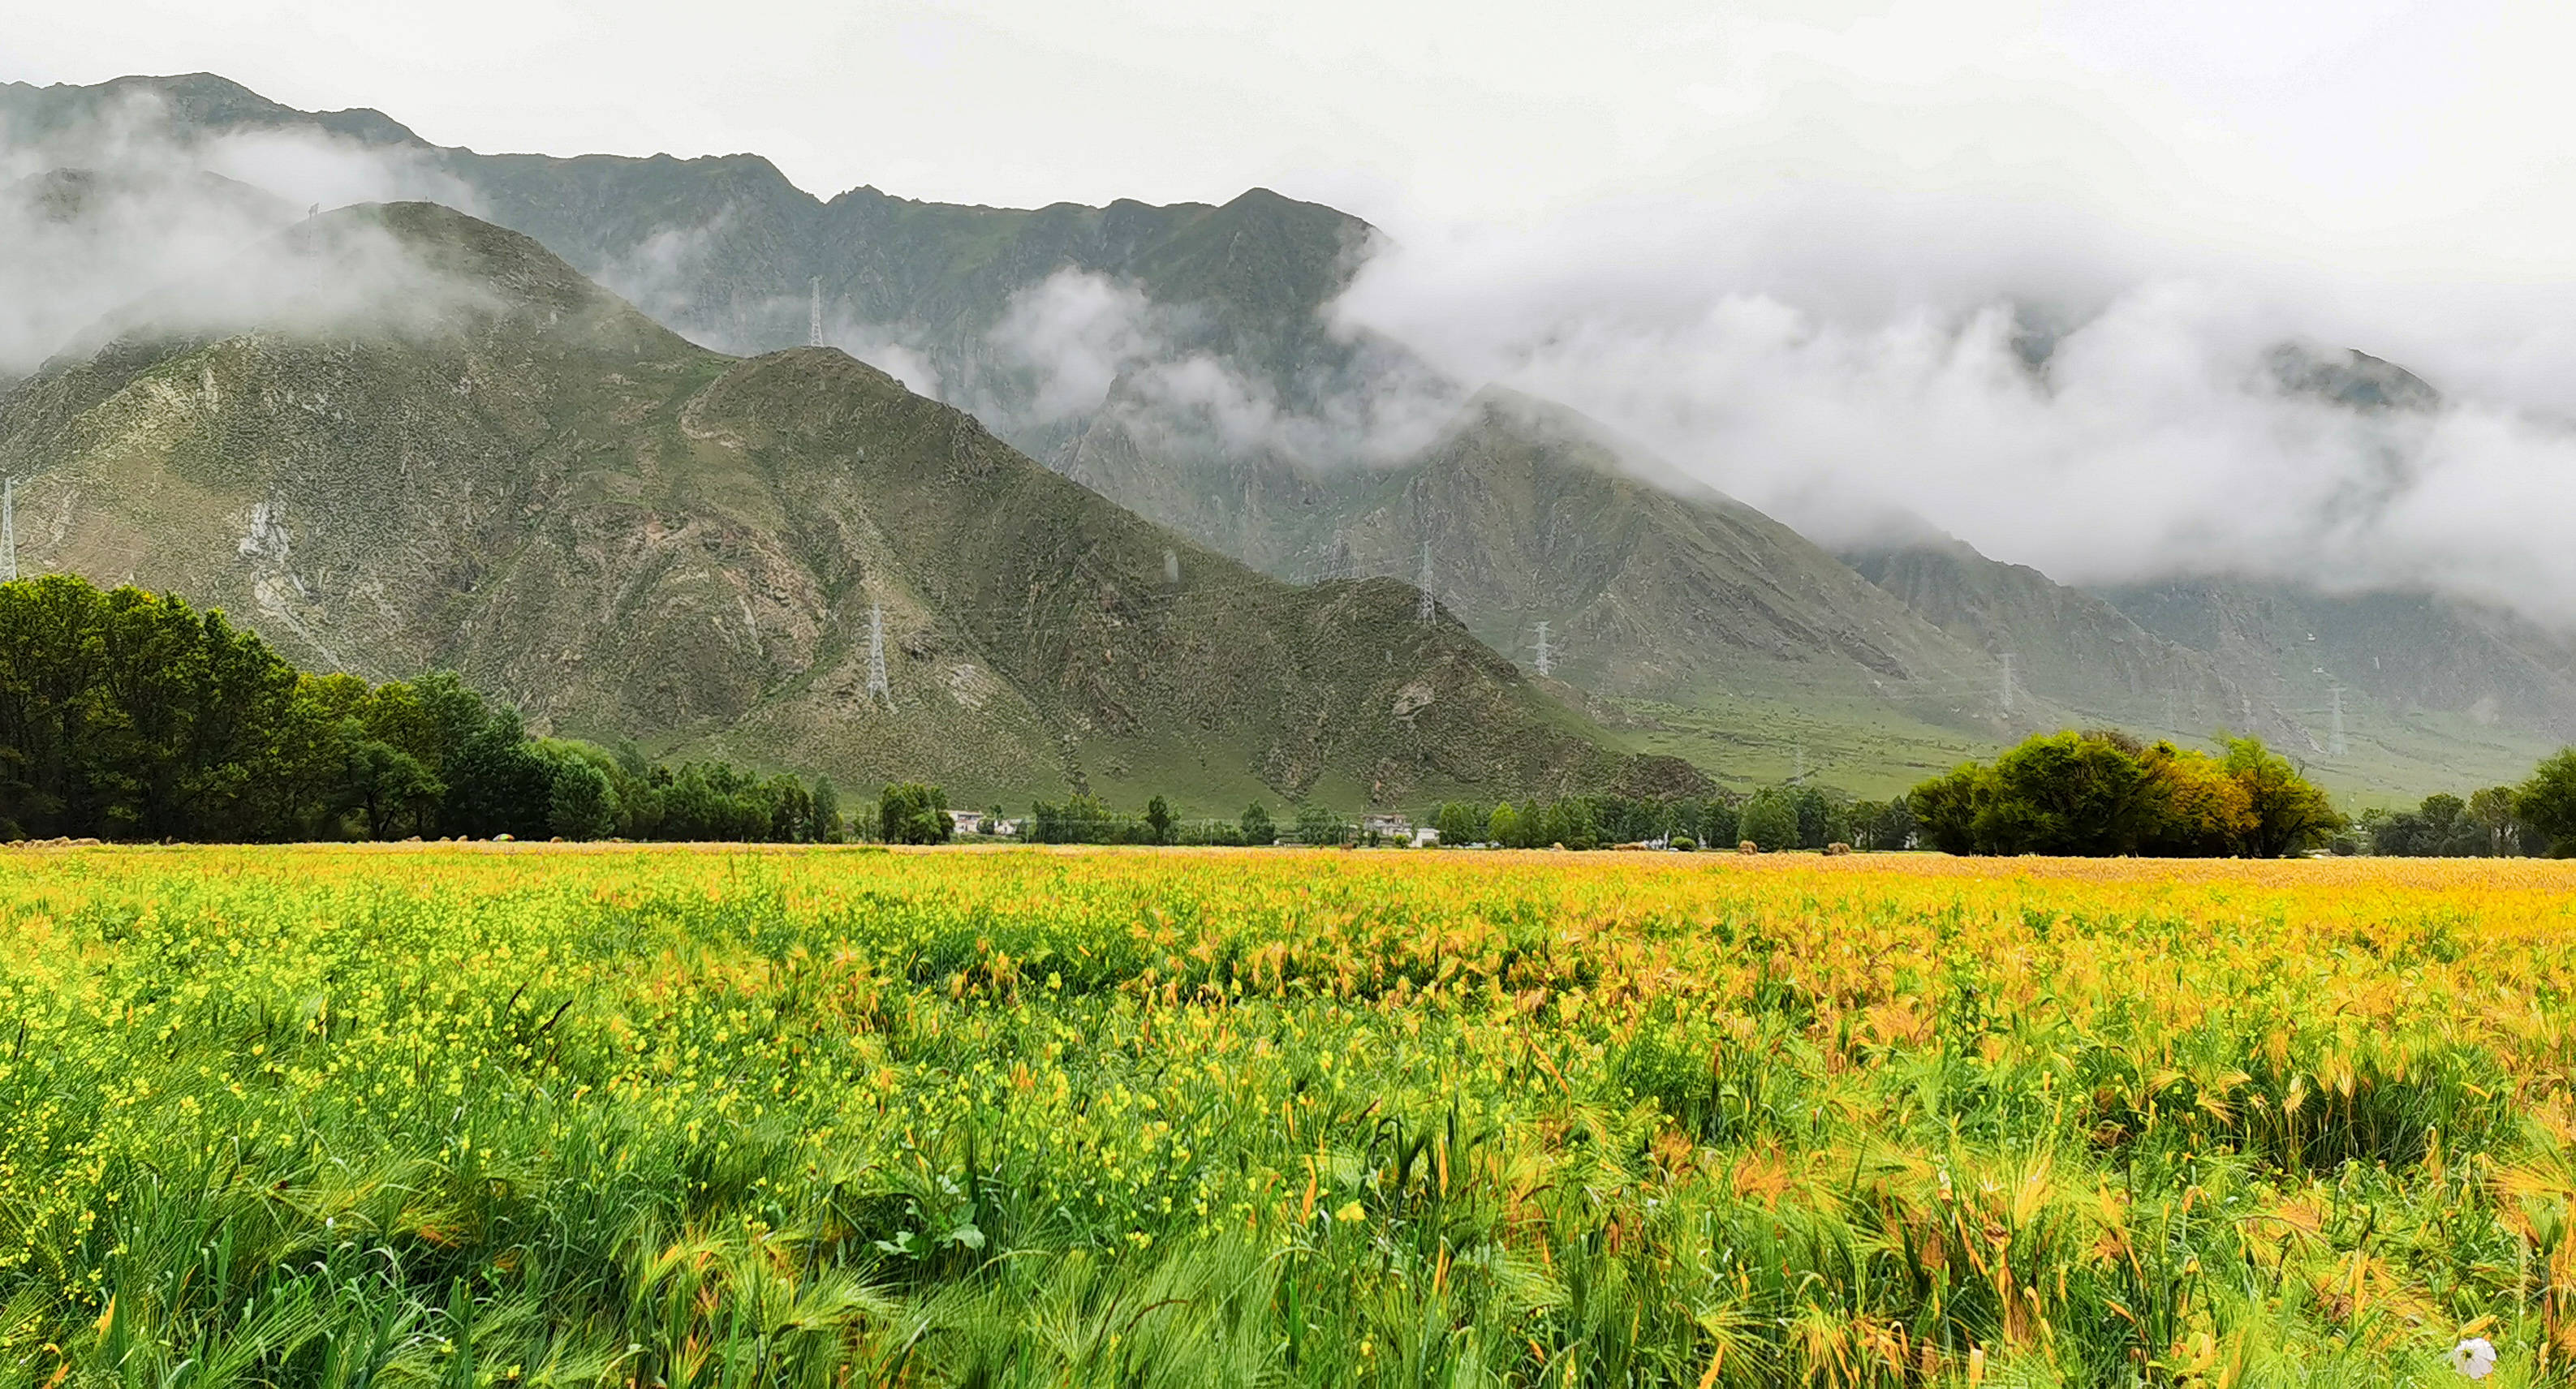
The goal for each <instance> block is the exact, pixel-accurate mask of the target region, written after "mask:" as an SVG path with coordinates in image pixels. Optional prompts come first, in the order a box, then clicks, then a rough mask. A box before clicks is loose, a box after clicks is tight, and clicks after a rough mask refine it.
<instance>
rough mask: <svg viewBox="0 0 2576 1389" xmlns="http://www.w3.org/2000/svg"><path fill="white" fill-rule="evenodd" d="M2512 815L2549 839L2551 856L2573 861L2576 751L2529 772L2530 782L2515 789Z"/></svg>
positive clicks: (2567, 750) (2561, 753)
mask: <svg viewBox="0 0 2576 1389" xmlns="http://www.w3.org/2000/svg"><path fill="white" fill-rule="evenodd" d="M2513 812H2514V814H2515V816H2517V817H2518V818H2519V819H2520V820H2521V821H2522V823H2523V824H2524V825H2525V826H2527V827H2529V828H2530V829H2532V830H2533V831H2535V832H2537V833H2540V834H2544V835H2547V836H2548V837H2549V852H2550V854H2551V855H2553V856H2555V857H2558V858H2576V747H2571V748H2563V749H2561V750H2560V751H2559V753H2558V755H2557V756H2555V757H2552V758H2550V759H2549V760H2547V761H2545V762H2543V763H2541V764H2540V765H2539V766H2537V767H2534V768H2533V769H2532V772H2531V777H2530V779H2529V780H2526V781H2525V782H2523V783H2522V785H2520V786H2518V787H2516V788H2514V793H2513Z"/></svg>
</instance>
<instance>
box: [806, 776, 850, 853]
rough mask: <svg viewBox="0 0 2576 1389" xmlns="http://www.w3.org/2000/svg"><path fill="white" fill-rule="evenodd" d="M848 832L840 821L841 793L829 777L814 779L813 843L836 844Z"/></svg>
mask: <svg viewBox="0 0 2576 1389" xmlns="http://www.w3.org/2000/svg"><path fill="white" fill-rule="evenodd" d="M847 831H848V826H847V825H846V824H845V823H843V821H842V819H841V793H840V791H839V789H838V788H836V787H834V786H833V785H832V779H831V778H830V777H827V776H826V777H816V778H814V842H815V843H817V844H838V843H840V842H841V837H842V835H843V834H845V833H846V832H847Z"/></svg>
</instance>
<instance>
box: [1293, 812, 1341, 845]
mask: <svg viewBox="0 0 2576 1389" xmlns="http://www.w3.org/2000/svg"><path fill="white" fill-rule="evenodd" d="M1343 828H1344V827H1343V825H1342V817H1340V816H1338V815H1335V814H1334V813H1333V812H1331V811H1329V810H1326V809H1325V808H1324V807H1322V806H1320V805H1309V806H1303V807H1300V808H1299V809H1298V811H1297V842H1298V843H1300V844H1339V843H1341V842H1342V838H1343Z"/></svg>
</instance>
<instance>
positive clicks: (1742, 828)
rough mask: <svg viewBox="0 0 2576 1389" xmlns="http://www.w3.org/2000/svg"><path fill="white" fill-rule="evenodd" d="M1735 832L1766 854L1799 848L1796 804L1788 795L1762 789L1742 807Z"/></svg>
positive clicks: (1775, 790)
mask: <svg viewBox="0 0 2576 1389" xmlns="http://www.w3.org/2000/svg"><path fill="white" fill-rule="evenodd" d="M1736 828H1737V830H1738V832H1739V833H1741V834H1742V835H1743V836H1744V838H1746V839H1750V840H1752V841H1753V842H1754V843H1755V844H1757V845H1759V846H1761V847H1762V849H1763V850H1764V851H1766V852H1772V853H1776V852H1778V851H1780V850H1782V849H1794V848H1797V847H1798V804H1797V801H1796V800H1795V798H1793V797H1792V796H1791V795H1790V794H1789V793H1788V792H1787V791H1785V790H1783V789H1781V788H1780V787H1777V786H1765V787H1763V788H1762V789H1761V790H1759V791H1756V792H1754V793H1753V799H1751V800H1749V801H1747V802H1745V803H1744V813H1743V814H1742V815H1740V816H1738V817H1737V821H1736Z"/></svg>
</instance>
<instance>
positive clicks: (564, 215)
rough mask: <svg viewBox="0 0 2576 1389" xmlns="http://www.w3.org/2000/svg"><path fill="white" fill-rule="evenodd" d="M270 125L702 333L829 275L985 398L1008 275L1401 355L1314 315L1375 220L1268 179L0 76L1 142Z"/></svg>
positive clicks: (1252, 329)
mask: <svg viewBox="0 0 2576 1389" xmlns="http://www.w3.org/2000/svg"><path fill="white" fill-rule="evenodd" d="M277 135H303V136H309V137H314V138H316V139H319V140H323V141H329V142H333V143H335V144H337V145H339V146H342V147H344V148H345V147H349V146H354V147H355V148H356V149H358V150H360V151H365V152H370V153H372V154H374V155H375V156H377V160H376V163H375V165H374V167H373V168H372V169H371V170H370V171H369V174H370V178H371V180H372V181H373V182H374V183H377V184H391V185H394V186H396V187H398V188H399V189H400V190H401V191H403V192H404V193H405V194H406V195H408V196H416V197H422V198H427V199H431V200H435V201H440V202H445V203H448V204H450V205H451V206H456V207H459V208H461V209H463V210H465V211H469V212H472V213H474V214H476V215H477V216H480V217H482V218H484V219H485V220H488V221H491V222H493V223H495V224H497V225H500V226H504V227H508V228H510V229H512V230H515V231H519V232H522V233H524V234H526V235H528V236H531V237H534V238H535V239H536V240H538V241H539V242H540V243H542V244H544V245H545V246H546V247H547V248H548V249H550V250H552V251H554V252H555V253H556V254H558V255H560V256H562V257H563V258H564V259H565V260H566V261H567V262H569V263H570V264H572V265H573V266H574V267H575V268H576V269H578V270H580V271H581V272H582V273H583V274H585V275H588V276H590V277H591V278H593V279H595V280H598V281H599V282H601V283H602V284H604V285H606V286H607V287H609V288H610V289H612V290H614V291H616V292H618V293H619V294H621V295H623V296H624V297H626V298H627V299H628V300H630V301H631V302H633V303H635V304H636V305H637V306H638V307H640V308H642V309H644V310H645V311H646V312H647V313H649V314H651V315H652V316H653V317H654V318H656V319H657V320H659V321H661V322H662V323H664V324H665V325H666V326H668V327H670V328H672V329H674V330H675V331H677V332H679V333H681V334H683V335H685V336H687V337H689V338H691V339H692V340H694V341H697V342H699V343H702V344H705V345H708V346H712V347H716V348H719V349H722V350H726V351H734V352H757V351H762V350H768V349H774V348H781V347H787V346H793V345H799V344H803V343H805V342H806V341H807V330H808V326H809V325H808V317H809V309H810V308H811V307H812V303H813V300H814V298H815V296H819V299H820V304H821V306H822V310H823V314H824V317H825V322H826V327H827V331H828V332H829V333H831V334H832V335H833V336H834V337H835V338H836V339H837V338H841V337H849V336H857V337H863V338H865V339H867V341H868V343H870V344H874V345H878V346H893V347H899V348H900V350H901V353H902V355H903V357H904V358H905V360H906V361H907V362H908V363H911V364H916V365H917V366H919V367H921V368H926V370H927V375H928V379H931V380H936V381H938V382H940V383H943V384H944V385H945V386H946V388H947V394H948V395H949V396H950V397H951V398H953V399H956V400H960V401H963V400H967V399H969V398H970V397H971V398H974V399H976V400H977V402H978V403H979V404H981V405H983V406H985V407H987V408H988V409H989V410H994V411H997V412H998V411H999V410H1003V409H1011V408H1015V407H1018V406H1023V405H1026V404H1027V403H1028V402H1029V400H1030V398H1031V396H1032V395H1033V394H1034V393H1035V391H1036V388H1037V385H1038V383H1036V382H1033V381H1031V380H1029V379H1027V378H1028V374H1029V372H1028V366H1027V364H1026V363H1023V362H1020V361H1018V360H1015V359H1014V358H1013V357H1012V356H1011V355H1010V354H1009V353H1007V352H996V351H995V348H994V344H993V342H992V341H991V337H992V334H993V332H994V330H995V329H996V328H997V327H999V326H1000V325H1001V324H1002V322H1003V320H1004V319H1005V318H1006V317H1007V316H1008V315H1009V314H1010V312H1011V310H1012V308H1013V307H1014V304H1015V301H1017V300H1018V299H1019V297H1020V296H1022V295H1023V294H1025V293H1026V292H1027V291H1029V290H1031V289H1032V288H1033V287H1036V286H1039V285H1041V284H1043V283H1044V282H1045V281H1047V280H1048V279H1049V277H1051V276H1054V275H1057V274H1059V273H1065V272H1072V273H1076V274H1089V275H1096V276H1101V277H1104V278H1106V279H1108V280H1112V281H1116V282H1118V283H1119V284H1121V285H1122V286H1131V287H1133V288H1134V289H1136V290H1139V291H1141V292H1142V295H1143V297H1144V299H1145V301H1146V302H1148V303H1150V304H1154V305H1162V306H1169V307H1170V308H1171V309H1173V310H1175V311H1174V312H1167V313H1163V314H1160V315H1157V316H1156V319H1155V321H1154V323H1153V325H1152V326H1153V329H1154V332H1155V336H1156V338H1157V342H1156V344H1155V346H1156V350H1157V351H1159V352H1163V353H1167V354H1180V355H1186V354H1191V353H1202V352H1204V353H1213V354H1217V355H1220V356H1223V357H1225V358H1227V359H1229V360H1233V361H1238V362H1241V363H1244V364H1247V366H1248V367H1249V368H1250V369H1251V370H1252V371H1254V372H1255V373H1257V374H1258V375H1260V376H1261V377H1263V378H1264V379H1267V380H1274V381H1279V382H1284V383H1288V384H1289V385H1290V388H1291V389H1292V391H1296V392H1300V393H1303V394H1305V395H1307V396H1313V395H1315V394H1317V393H1320V392H1325V391H1329V390H1331V389H1334V388H1335V387H1336V386H1339V385H1346V384H1348V383H1350V382H1353V381H1356V380H1359V379H1362V378H1364V377H1367V376H1371V375H1376V374H1380V373H1381V372H1382V371H1383V369H1384V362H1383V359H1386V358H1390V357H1398V356H1401V354H1400V351H1399V350H1398V349H1396V348H1394V347H1393V345H1392V344H1386V343H1382V342H1365V341H1361V342H1354V341H1345V340H1343V339H1342V338H1340V337H1337V336H1336V335H1335V334H1333V333H1331V332H1329V331H1327V329H1326V327H1325V325H1324V324H1322V323H1321V322H1320V321H1319V320H1318V319H1317V318H1316V316H1315V313H1314V310H1315V308H1316V307H1317V306H1318V305H1321V304H1323V303H1326V302H1328V301H1330V300H1331V299H1332V298H1333V297H1334V296H1335V295H1336V294H1338V293H1339V292H1340V290H1341V288H1342V287H1343V285H1344V284H1345V283H1346V282H1347V279H1348V276H1349V274H1350V272H1351V270H1352V269H1353V268H1354V266H1355V264H1356V262H1357V259H1358V257H1359V255H1360V253H1361V252H1362V251H1363V250H1364V249H1365V247H1366V245H1367V244H1368V242H1369V240H1370V239H1371V238H1372V237H1373V236H1374V235H1375V233H1374V232H1373V231H1372V229H1371V228H1370V227H1369V226H1368V224H1367V223H1365V222H1363V221H1361V220H1360V219H1358V218H1356V217H1352V216H1350V215H1349V214H1347V213H1343V212H1340V211H1337V210H1335V209H1333V208H1329V207H1324V206H1321V205H1319V204H1315V203H1305V202H1298V201H1295V200H1293V199H1289V198H1284V197H1281V196H1279V195H1278V194H1276V193H1272V192H1270V191H1268V190H1266V189H1258V188H1256V189H1253V190H1251V191H1249V192H1246V193H1244V194H1243V195H1241V196H1240V197H1237V198H1235V199H1233V200H1232V201H1230V202H1227V203H1225V204H1223V205H1222V206H1212V205H1208V204H1202V203H1180V204H1173V205H1169V206H1162V207H1155V206H1148V205H1146V204H1144V203H1139V202H1134V201H1128V200H1121V201H1119V202H1115V203H1112V204H1110V205H1109V206H1107V207H1096V208H1095V207H1081V206H1076V205H1073V204H1057V205H1054V206H1051V207H1045V208H1039V209H1034V210H1022V209H1013V208H993V207H970V206H960V205H955V204H942V203H927V202H918V201H914V200H911V199H906V198H898V197H892V196H889V195H887V194H884V193H881V192H879V191H877V190H876V189H874V188H869V187H861V188H856V189H852V190H849V191H848V192H844V193H841V194H839V195H837V196H835V197H833V198H831V199H829V200H823V199H818V198H816V197H815V196H814V195H812V194H810V193H807V192H805V191H804V190H802V189H800V188H798V187H796V186H795V185H794V184H793V183H790V182H789V181H788V180H787V177H786V176H785V175H784V174H782V173H780V172H779V170H778V168H777V167H776V166H775V165H773V164H771V163H770V162H769V161H768V160H766V159H764V158H762V157H760V156H758V155H753V154H733V155H720V156H709V157H704V158H695V159H677V158H673V157H671V156H669V155H653V156H650V157H628V156H620V155H582V156H575V157H568V158H567V157H557V156H551V155H533V154H480V153H477V152H475V151H472V150H467V149H460V148H453V147H443V146H438V145H433V144H431V143H430V142H429V141H427V140H424V139H422V138H421V137H420V136H418V135H416V134H414V133H413V132H412V131H411V130H410V129H409V128H407V127H405V126H403V125H402V124H401V123H399V122H397V121H395V120H393V119H392V118H390V117H388V116H386V115H385V114H383V113H382V112H379V111H373V110H353V111H333V112H318V113H314V112H304V111H299V110H296V109H294V108H292V107H288V106H285V105H282V104H280V103H277V102H274V101H270V100H269V99H267V98H265V97H262V96H260V95H259V94H258V93H256V92H253V91H251V90H249V89H248V88H245V87H243V86H241V85H239V84H238V83H235V82H232V81H230V80H228V79H225V78H222V77H218V76H215V75H213V74H211V73H194V74H189V75H186V76H178V77H124V78H118V79H115V80H114V81H110V82H104V83H100V84H97V85H95V86H88V87H75V86H67V85H57V86H49V87H36V86H32V85H29V84H25V83H8V84H0V145H15V146H18V147H20V148H23V149H26V150H29V151H32V152H34V157H36V158H38V159H40V160H41V161H42V162H44V163H48V164H51V165H57V166H67V167H81V166H98V165H101V164H103V163H106V162H111V161H113V160H115V159H116V158H118V157H119V153H118V152H119V150H120V149H122V148H124V147H130V146H134V145H137V144H143V145H150V144H152V143H153V142H156V141H158V142H163V143H166V144H167V145H169V146H170V147H171V150H172V152H173V153H174V154H175V155H176V156H178V157H182V158H184V157H186V156H188V155H190V154H196V155H200V156H202V155H204V154H205V153H206V151H207V149H208V147H210V146H212V145H214V144H215V143H217V142H220V141H223V140H225V139H227V138H238V137H258V136H277ZM316 162H323V161H316ZM853 345H860V344H856V343H854V344H853ZM1047 423H1052V421H1051V420H1040V421H1036V422H1034V423H1033V424H1032V427H1034V428H1043V426H1044V425H1045V424H1047Z"/></svg>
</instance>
